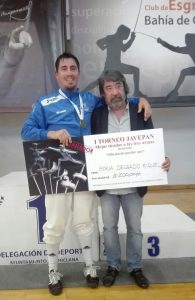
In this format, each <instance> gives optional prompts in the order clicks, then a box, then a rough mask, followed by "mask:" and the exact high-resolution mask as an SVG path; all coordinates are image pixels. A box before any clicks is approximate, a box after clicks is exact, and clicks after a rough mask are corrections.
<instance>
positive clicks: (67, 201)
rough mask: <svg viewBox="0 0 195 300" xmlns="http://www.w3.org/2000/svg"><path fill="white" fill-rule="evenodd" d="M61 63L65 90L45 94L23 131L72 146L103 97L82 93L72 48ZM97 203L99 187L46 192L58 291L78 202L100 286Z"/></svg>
mask: <svg viewBox="0 0 195 300" xmlns="http://www.w3.org/2000/svg"><path fill="white" fill-rule="evenodd" d="M55 68H56V71H55V76H56V79H57V82H58V85H59V90H58V91H56V92H54V93H53V94H50V95H47V96H43V97H41V98H40V99H39V100H38V101H37V102H36V103H35V105H34V107H33V110H32V112H31V113H30V114H29V116H28V118H27V120H26V121H25V123H24V125H23V128H22V131H21V136H22V138H23V139H24V140H46V139H54V140H59V141H60V143H62V144H64V145H67V144H68V143H69V142H71V137H78V136H84V135H89V134H91V125H90V120H91V114H92V112H93V110H94V108H96V107H99V106H101V105H102V101H101V98H100V97H96V96H94V95H93V94H91V93H89V92H83V93H82V92H79V89H78V88H77V85H78V80H79V73H80V70H79V61H78V59H77V57H75V56H74V55H72V54H71V53H63V54H61V55H60V56H59V57H58V58H57V60H56V64H55ZM139 104H140V107H139V108H140V111H141V109H142V107H144V108H146V109H145V115H146V117H147V115H148V112H149V114H150V105H149V104H148V102H147V101H146V100H144V99H143V100H142V101H140V103H139ZM136 107H137V106H136ZM72 202H74V205H73V203H72ZM94 203H95V193H93V192H77V193H68V194H57V195H47V196H46V197H45V207H46V223H45V224H44V226H43V230H44V241H45V243H46V247H47V253H48V265H49V290H50V292H51V293H52V294H53V295H58V294H60V293H61V291H62V282H61V277H62V275H61V274H60V273H59V272H58V251H59V245H60V242H61V241H62V239H63V236H64V231H65V226H66V224H67V220H68V216H69V214H70V211H71V210H72V207H73V212H72V215H73V217H72V218H73V222H72V224H73V228H74V231H75V233H76V234H77V236H78V239H79V241H80V244H81V247H82V253H83V257H84V261H85V268H84V275H85V277H86V282H87V285H88V286H90V287H92V288H94V287H97V286H98V283H99V278H98V276H97V274H96V267H95V266H94V264H93V259H92V234H93V229H94V223H93V220H92V216H91V212H92V211H93V208H94Z"/></svg>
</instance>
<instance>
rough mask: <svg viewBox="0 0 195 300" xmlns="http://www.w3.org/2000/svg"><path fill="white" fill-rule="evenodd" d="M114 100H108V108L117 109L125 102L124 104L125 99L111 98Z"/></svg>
mask: <svg viewBox="0 0 195 300" xmlns="http://www.w3.org/2000/svg"><path fill="white" fill-rule="evenodd" d="M113 100H115V102H112V101H111V102H110V104H109V106H110V108H112V109H114V110H117V109H119V108H121V107H123V106H124V105H125V104H126V101H125V100H123V99H121V98H116V99H113Z"/></svg>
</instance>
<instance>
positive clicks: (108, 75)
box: [98, 70, 129, 96]
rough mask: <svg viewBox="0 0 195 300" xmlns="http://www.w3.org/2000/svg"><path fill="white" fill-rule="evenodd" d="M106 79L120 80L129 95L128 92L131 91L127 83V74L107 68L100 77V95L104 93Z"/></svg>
mask: <svg viewBox="0 0 195 300" xmlns="http://www.w3.org/2000/svg"><path fill="white" fill-rule="evenodd" d="M105 81H114V82H116V81H119V82H122V83H123V86H124V89H125V95H126V96H127V94H128V93H129V87H128V85H127V82H126V79H125V76H124V75H123V74H122V73H121V72H119V71H116V70H106V71H104V72H103V73H102V75H101V76H100V77H99V80H98V82H99V91H100V95H102V96H103V95H104V83H105Z"/></svg>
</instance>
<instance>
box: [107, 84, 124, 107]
mask: <svg viewBox="0 0 195 300" xmlns="http://www.w3.org/2000/svg"><path fill="white" fill-rule="evenodd" d="M103 90H104V95H103V96H104V98H105V102H106V104H107V105H108V106H109V107H110V108H111V109H112V110H118V109H121V108H124V107H126V94H125V89H124V85H123V82H121V81H110V80H105V82H104V86H103Z"/></svg>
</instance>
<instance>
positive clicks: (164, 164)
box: [161, 157, 171, 172]
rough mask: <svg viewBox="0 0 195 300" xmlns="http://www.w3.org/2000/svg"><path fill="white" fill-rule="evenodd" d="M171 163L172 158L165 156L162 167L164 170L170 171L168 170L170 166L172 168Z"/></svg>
mask: <svg viewBox="0 0 195 300" xmlns="http://www.w3.org/2000/svg"><path fill="white" fill-rule="evenodd" d="M170 165H171V161H170V159H169V158H168V157H165V160H164V162H163V163H162V165H161V168H162V169H163V170H164V171H166V172H168V171H169V168H170Z"/></svg>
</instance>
